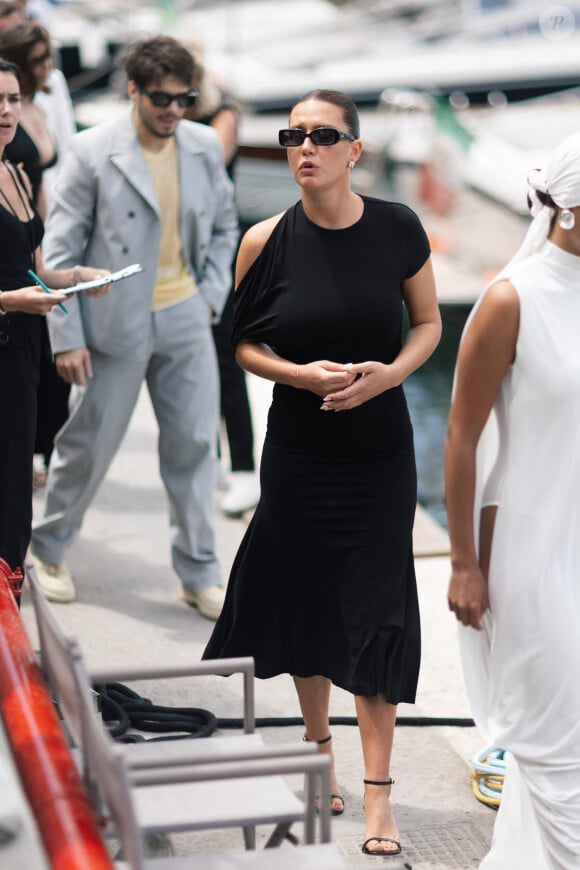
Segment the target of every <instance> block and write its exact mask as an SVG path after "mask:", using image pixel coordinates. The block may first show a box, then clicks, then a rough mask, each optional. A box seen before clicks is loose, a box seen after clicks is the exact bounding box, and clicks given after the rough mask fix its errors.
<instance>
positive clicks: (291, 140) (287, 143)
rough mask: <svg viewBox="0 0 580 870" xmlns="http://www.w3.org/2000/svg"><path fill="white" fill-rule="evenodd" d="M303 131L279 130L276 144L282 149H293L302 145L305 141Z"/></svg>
mask: <svg viewBox="0 0 580 870" xmlns="http://www.w3.org/2000/svg"><path fill="white" fill-rule="evenodd" d="M305 138H306V137H305V135H304V130H280V132H279V133H278V142H279V143H280V145H282V147H283V148H294V147H296V146H297V145H302V143H303V142H304V139H305Z"/></svg>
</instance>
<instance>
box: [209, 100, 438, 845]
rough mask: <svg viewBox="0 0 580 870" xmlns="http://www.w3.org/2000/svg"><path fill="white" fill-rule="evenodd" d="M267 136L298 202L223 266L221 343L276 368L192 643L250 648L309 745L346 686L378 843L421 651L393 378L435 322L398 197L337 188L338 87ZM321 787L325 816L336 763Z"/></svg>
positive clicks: (342, 105) (420, 353) (423, 355)
mask: <svg viewBox="0 0 580 870" xmlns="http://www.w3.org/2000/svg"><path fill="white" fill-rule="evenodd" d="M280 143H281V144H282V145H284V146H286V147H287V148H288V161H289V164H290V168H291V170H292V173H293V175H294V177H295V179H296V182H297V183H298V185H299V186H300V188H301V200H300V201H299V202H298V203H297V204H296V205H295V206H293V207H292V208H290V209H289V210H288V211H287V212H285V213H284V214H282V215H276V216H275V217H273V218H270V219H269V220H267V221H263V222H262V223H259V224H257V225H255V226H254V227H252V228H251V229H250V230H249V231H248V232H247V234H246V235H245V237H244V239H243V241H242V244H241V247H240V252H239V256H238V261H237V267H236V281H237V285H238V287H237V293H236V299H235V305H236V311H235V318H234V342H235V346H236V358H237V360H238V362H239V364H240V365H241V366H242V367H243V368H245V369H246V370H248V371H250V372H253V373H255V374H257V375H259V376H261V377H265V378H268V379H269V380H272V381H275V386H274V394H273V402H272V406H271V408H270V412H269V417H268V431H267V435H266V441H265V445H264V450H263V453H262V464H261V485H262V495H261V498H260V502H259V504H258V507H257V509H256V513H255V515H254V517H253V520H252V523H251V524H250V526H249V528H248V530H247V533H246V535H245V537H244V540H243V541H242V543H241V545H240V549H239V551H238V554H237V556H236V560H235V562H234V565H233V568H232V573H231V577H230V581H229V585H228V590H227V595H226V601H225V605H224V608H223V611H222V614H221V616H220V618H219V620H218V622H217V623H216V626H215V629H214V632H213V635H212V637H211V639H210V641H209V643H208V646H207V648H206V650H205V653H204V656H205V657H207V658H211V657H225V656H230V655H252V656H254V658H255V661H256V674H257V676H258V677H271V676H274V675H275V674H280V673H290V674H292V676H293V678H294V681H295V684H296V689H297V692H298V697H299V701H300V706H301V710H302V715H303V717H304V722H305V726H306V735H305V736H306V739H308V740H314V741H316V742H317V743H319V744H320V750H321V751H324V752H329V753H332V749H331V744H330V736H329V722H328V705H329V695H330V686H331V684H332V683H334V684H335V685H337V686H341V687H342V688H344V689H346V690H348V691H350V692H352V693H353V694H354V696H355V704H356V711H357V716H358V723H359V729H360V734H361V740H362V747H363V756H364V762H365V784H366V786H367V788H366V789H365V814H366V833H365V842H364V845H363V851H364V852H366V853H367V854H378V855H393V854H397V853H398V852H400V844H399V842H398V836H399V835H398V831H397V827H396V824H395V821H394V818H393V815H392V812H391V809H390V804H389V796H390V785H391V784H392V780H391V778H390V756H391V748H392V742H393V733H394V725H395V717H396V709H397V707H396V705H397V704H398V703H399V702H400V701H405V702H409V703H412V702H413V701H414V699H415V692H416V687H417V679H418V672H419V658H420V628H419V611H418V603H417V590H416V582H415V573H414V566H413V554H412V527H413V518H414V512H415V505H416V472H415V459H414V452H413V435H412V429H411V424H410V420H409V414H408V410H407V406H406V402H405V397H404V394H403V390H402V387H401V384H402V381H403V380H404V379H405V378H406V377H407V375H409V374H410V373H411V372H412V371H414V370H415V369H416V368H418V367H419V366H420V365H421V364H422V363H423V362H425V360H426V359H427V358H428V357H429V356H430V354H431V353H432V352H433V350H434V348H435V347H436V345H437V342H438V340H439V336H440V331H441V322H440V316H439V310H438V306H437V299H436V295H435V286H434V281H433V273H432V269H431V263H430V257H429V245H428V242H427V238H426V236H425V232H424V231H423V229H422V227H421V225H420V223H419V220H418V218H417V217H416V215H415V214H414V213H413V212H412V211H411V210H410V209H408V208H407V207H406V206H403V205H399V204H397V203H388V202H384V201H381V200H378V199H373V198H370V197H361V196H358V195H357V194H355V193H353V192H352V191H351V189H350V170H351V169H352V168H353V167H354V165H355V164H356V162H357V160H358V158H359V157H360V154H361V150H362V143H361V141H360V139H359V121H358V113H357V110H356V107H355V105H354V103H352V101H351V100H350V99H349V98H348V97H347V96H346V95H344V94H342V93H340V92H336V91H314V92H312V93H310V94H308V95H306V96H305V97H304V98H303V99H301V100H300V101H299V102H298V103H297V104H296V105H295V106H294V108H293V110H292V113H291V115H290V129H289V130H284V131H281V132H280ZM403 305H405V307H406V309H407V312H408V315H409V321H410V330H409V332H408V335H407V337H406V340H405V342H404V343H402V327H403V318H402V313H403V312H402V309H403ZM332 791H333V793H334V794H333V795H331V809H332V812H333V813H334V814H336V815H338V814H339V813H341V812H342V811H343V808H344V803H343V801H342V798H341V797H340V794H339V790H338V786H337V782H336V778H335V777H334V773H333V788H332Z"/></svg>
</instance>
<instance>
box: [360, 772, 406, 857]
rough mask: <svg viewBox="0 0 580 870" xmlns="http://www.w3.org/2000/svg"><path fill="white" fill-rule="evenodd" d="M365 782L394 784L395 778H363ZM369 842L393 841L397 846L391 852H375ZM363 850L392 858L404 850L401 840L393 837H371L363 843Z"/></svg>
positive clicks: (367, 783)
mask: <svg viewBox="0 0 580 870" xmlns="http://www.w3.org/2000/svg"><path fill="white" fill-rule="evenodd" d="M363 782H364V784H365V785H394V783H395V780H394V779H393V778H392V777H389V779H383V780H377V779H363ZM369 843H393V845H395V846H396V847H397V848H396V849H393V850H392V851H390V852H373V850H372V849H368V848H367V846H368V844H369ZM361 851H363V852H364V854H365V855H375V856H376V855H378V856H379V857H380V858H392V857H393V855H400V854H401V852H402V851H403V850H402V849H401V844H400V843H399V841H398V840H395V839H394V838H393V837H369V838H368V840H365V841H364V843H363V844H362V847H361Z"/></svg>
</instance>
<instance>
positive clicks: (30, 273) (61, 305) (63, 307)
mask: <svg viewBox="0 0 580 870" xmlns="http://www.w3.org/2000/svg"><path fill="white" fill-rule="evenodd" d="M28 274H29V275H30V277H31V278H32V280H33V281H36V283H37V284H38V286H39V287H42V289H43V290H44V292H45V293H50V290H49V289H48V287H47V286H46V284H45V283H44V282H43V281H41V280H40V278H39V277H38V275H35V274H34V272H33V271H32V269H29V270H28ZM56 304H57V305H58V307H59V308H61V309H62V310H63V311H64V313H65V314H68V308H65V306H64V305H63V304H62V302H57V303H56Z"/></svg>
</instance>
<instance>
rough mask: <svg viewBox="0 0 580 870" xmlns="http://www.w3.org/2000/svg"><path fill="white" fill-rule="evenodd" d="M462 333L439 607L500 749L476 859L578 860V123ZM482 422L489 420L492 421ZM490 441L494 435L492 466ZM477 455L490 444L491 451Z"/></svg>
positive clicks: (560, 867)
mask: <svg viewBox="0 0 580 870" xmlns="http://www.w3.org/2000/svg"><path fill="white" fill-rule="evenodd" d="M528 181H529V183H530V188H531V198H530V202H531V205H532V214H534V215H535V217H534V220H533V222H532V224H531V227H530V230H529V232H528V234H527V236H526V239H525V241H524V243H523V245H522V247H521V248H520V250H519V251H518V252H517V254H516V256H515V257H514V258H513V259H512V260H511V261H510V263H509V264H508V265H507V266H506V267H505V268H504V269H503V270H502V272H501V274H500V275H499V276H498V277H497V278H496V279H495V281H494V282H493V283H492V284H491V285H490V286H489V287H488V288H487V289H486V291H485V292H484V294H483V295H482V297H481V298H480V300H479V301H478V304H477V305H476V307H475V309H474V312H473V313H472V315H471V317H470V319H469V321H468V324H467V326H466V330H465V333H464V336H463V339H462V342H461V346H460V350H459V356H458V362H457V371H456V382H455V392H454V398H453V402H452V407H451V411H450V416H449V430H448V436H447V445H446V491H447V509H448V516H449V531H450V537H451V566H452V572H451V580H450V585H449V596H448V598H449V607H450V609H451V610H452V611H454V612H455V614H456V616H457V619H458V620H459V621H460V622H461V623H462V626H465V627H462V628H461V642H462V653H463V660H464V669H465V679H466V686H467V691H468V694H469V696H470V701H471V704H472V707H473V711H474V716H475V719H476V722H477V724H478V726H479V728H480V730H481V731H482V733H483V735H484V737H485V739H486V740H487V741H488V742H489V743H490V744H491V745H493V746H497V747H500V748H502V749H505V750H507V751H508V766H507V773H506V779H505V783H504V789H503V794H502V802H501V808H500V811H499V814H498V817H497V820H496V825H495V829H494V837H493V843H492V847H491V850H490V852H489V854H488V855H487V857H486V858H485V859H484V861H483V863H482V864H481V867H482V868H485V870H515V868H525V870H554V868H557V870H574V868H580V135H575V136H572V137H570V138H568V139H566V140H565V141H564V142H563V143H562V144H561V145H560V146H559V148H558V149H557V150H556V152H555V153H554V155H553V157H552V159H551V161H550V162H549V164H548V166H547V168H546V170H545V171H541V170H534V171H533V172H532V173H531V174H530V176H529V178H528ZM492 427H493V429H494V430H495V431H492ZM489 445H492V447H493V446H494V445H495V451H494V452H495V458H494V464H492V463H490V461H489V460H490V456H489V454H490V451H489ZM486 452H487V456H486Z"/></svg>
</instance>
